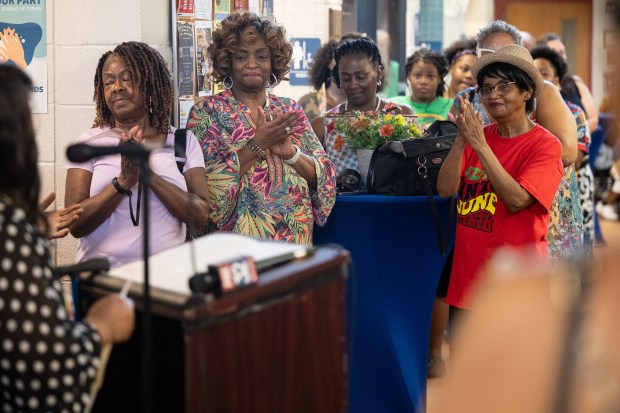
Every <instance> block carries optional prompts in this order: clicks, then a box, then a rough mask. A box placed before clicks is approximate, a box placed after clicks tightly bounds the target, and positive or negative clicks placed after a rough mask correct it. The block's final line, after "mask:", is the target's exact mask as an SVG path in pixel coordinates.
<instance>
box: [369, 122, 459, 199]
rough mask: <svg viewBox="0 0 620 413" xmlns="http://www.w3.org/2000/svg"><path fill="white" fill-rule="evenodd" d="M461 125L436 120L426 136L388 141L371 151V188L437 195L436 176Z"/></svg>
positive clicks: (385, 192)
mask: <svg viewBox="0 0 620 413" xmlns="http://www.w3.org/2000/svg"><path fill="white" fill-rule="evenodd" d="M457 132H458V126H456V125H455V124H454V123H452V122H450V121H435V122H434V123H433V124H432V125H431V126H430V127H429V128H428V131H427V136H425V137H423V138H414V139H407V140H404V141H396V142H387V143H384V144H383V145H381V146H379V147H378V148H377V149H375V151H374V152H373V154H372V158H371V160H370V167H369V168H368V176H367V181H366V182H367V183H368V192H370V193H374V194H383V195H428V192H429V191H428V186H429V185H430V191H431V193H432V194H433V195H437V176H438V175H439V169H440V168H441V165H442V164H443V161H444V160H445V159H446V157H447V156H448V153H449V152H450V149H451V148H452V144H453V143H454V139H456V134H457Z"/></svg>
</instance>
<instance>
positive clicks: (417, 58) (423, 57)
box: [405, 47, 449, 96]
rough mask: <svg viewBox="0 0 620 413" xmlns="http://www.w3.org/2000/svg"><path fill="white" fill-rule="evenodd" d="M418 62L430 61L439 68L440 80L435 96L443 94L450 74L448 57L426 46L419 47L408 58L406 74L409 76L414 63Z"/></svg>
mask: <svg viewBox="0 0 620 413" xmlns="http://www.w3.org/2000/svg"><path fill="white" fill-rule="evenodd" d="M417 62H422V63H430V64H432V65H433V66H435V67H436V68H437V72H439V79H440V82H439V86H437V91H436V92H435V96H443V92H444V90H445V89H446V80H445V77H446V75H447V74H448V70H449V67H448V62H446V58H445V57H444V55H443V54H442V53H439V52H435V51H433V50H430V49H427V48H425V47H423V48H421V49H419V50H418V51H416V52H415V53H414V54H412V55H411V56H409V57H408V58H407V61H406V62H405V76H407V77H408V76H409V73H410V72H411V69H412V68H413V65H414V64H416V63H417Z"/></svg>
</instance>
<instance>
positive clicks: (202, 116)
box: [187, 12, 336, 245]
mask: <svg viewBox="0 0 620 413" xmlns="http://www.w3.org/2000/svg"><path fill="white" fill-rule="evenodd" d="M208 51H209V58H210V59H211V60H212V62H213V77H214V78H215V80H216V81H220V82H222V83H223V85H224V88H225V90H224V91H223V92H222V93H219V94H217V95H215V96H211V97H209V98H207V99H205V100H204V101H202V102H200V103H198V104H196V105H195V106H194V107H193V108H192V110H191V111H190V114H189V119H188V124H187V126H188V128H189V129H190V130H191V131H192V132H193V133H194V134H195V135H196V136H197V137H198V140H199V141H200V144H201V146H202V149H203V152H204V159H205V168H206V174H207V180H208V183H209V201H210V206H211V213H210V220H211V224H212V227H215V229H216V230H219V231H227V232H235V233H239V234H243V235H248V236H252V237H257V238H262V239H270V240H276V241H283V242H292V243H299V244H308V245H309V244H311V243H312V230H313V226H314V223H316V224H318V225H323V224H325V222H326V220H327V217H328V216H329V213H330V212H331V209H332V207H333V205H334V202H335V189H336V188H335V184H336V175H335V167H334V164H333V162H331V161H330V160H329V159H328V158H327V155H326V154H325V151H324V150H323V147H322V146H321V144H320V142H319V141H318V139H317V137H316V135H315V134H314V132H313V131H312V128H311V127H310V123H309V122H308V119H307V118H306V116H305V115H304V114H303V111H302V109H301V107H300V106H299V105H298V104H297V103H296V102H295V101H293V100H292V99H289V98H282V97H277V96H275V95H273V94H268V93H267V87H274V86H275V85H276V84H277V83H278V82H279V81H280V80H281V79H283V78H284V76H285V75H286V73H287V72H288V70H289V67H288V64H289V62H290V60H291V55H292V47H291V45H290V44H289V43H288V41H287V40H286V37H285V32H284V29H283V28H282V27H281V26H278V25H276V24H275V23H273V22H272V21H271V20H269V19H268V18H265V17H260V16H258V15H256V14H254V13H249V12H246V13H234V14H231V15H229V16H228V17H227V18H226V19H225V20H224V21H223V22H222V24H221V26H220V27H219V29H217V30H215V31H214V32H213V43H212V44H211V45H210V46H209V50H208Z"/></svg>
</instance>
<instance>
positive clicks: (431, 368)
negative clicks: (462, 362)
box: [426, 356, 446, 379]
mask: <svg viewBox="0 0 620 413" xmlns="http://www.w3.org/2000/svg"><path fill="white" fill-rule="evenodd" d="M444 374H446V363H444V361H443V359H442V358H441V357H437V356H428V365H427V368H426V377H428V378H429V379H435V378H437V377H441V376H443V375H444Z"/></svg>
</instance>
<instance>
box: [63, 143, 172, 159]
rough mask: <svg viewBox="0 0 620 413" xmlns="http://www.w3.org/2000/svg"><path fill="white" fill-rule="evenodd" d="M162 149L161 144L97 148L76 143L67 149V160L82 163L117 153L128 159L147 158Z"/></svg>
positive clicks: (122, 144)
mask: <svg viewBox="0 0 620 413" xmlns="http://www.w3.org/2000/svg"><path fill="white" fill-rule="evenodd" d="M161 147H162V145H160V144H156V145H146V144H136V143H129V142H124V143H119V144H118V145H116V146H96V145H87V144H85V143H76V144H73V145H69V147H68V148H67V159H69V160H70V161H71V162H76V163H81V162H86V161H90V160H91V159H93V158H98V157H101V156H107V155H115V154H117V153H120V154H121V155H124V156H128V157H134V158H142V157H146V156H147V155H148V154H149V153H150V152H151V151H152V150H153V149H158V148H161Z"/></svg>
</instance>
